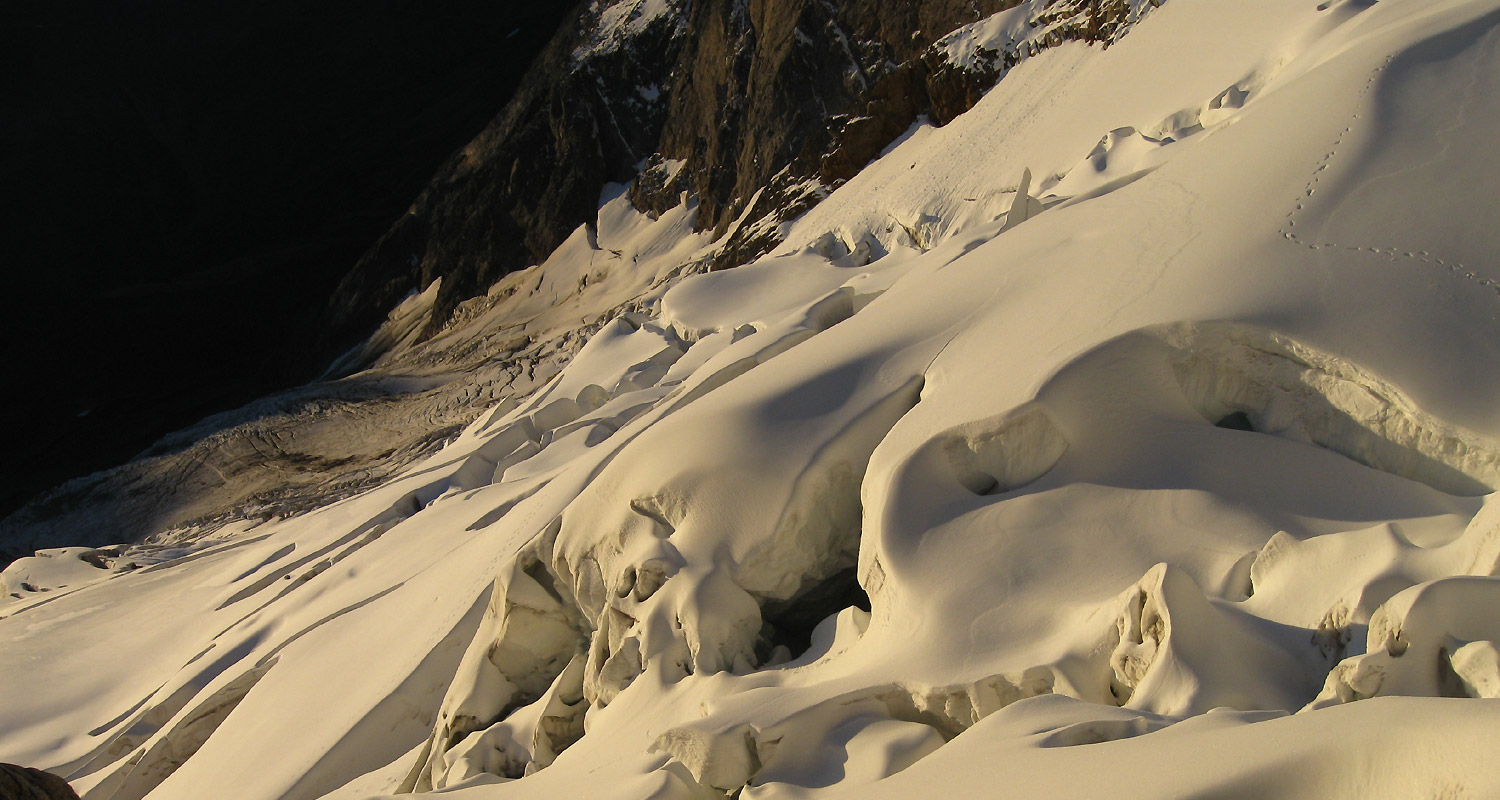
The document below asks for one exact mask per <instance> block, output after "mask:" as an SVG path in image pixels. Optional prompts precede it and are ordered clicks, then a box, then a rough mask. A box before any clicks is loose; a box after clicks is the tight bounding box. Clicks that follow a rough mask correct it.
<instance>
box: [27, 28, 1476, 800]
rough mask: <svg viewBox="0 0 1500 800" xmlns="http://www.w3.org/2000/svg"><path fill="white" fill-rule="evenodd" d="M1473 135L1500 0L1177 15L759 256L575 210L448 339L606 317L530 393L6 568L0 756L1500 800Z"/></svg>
mask: <svg viewBox="0 0 1500 800" xmlns="http://www.w3.org/2000/svg"><path fill="white" fill-rule="evenodd" d="M1002 22H1003V20H1002ZM993 27H996V28H997V29H998V28H1004V27H1005V26H1004V25H997V26H993ZM981 33H982V31H981ZM976 35H979V34H976ZM1496 130H1500V2H1457V1H1456V0H1454V1H1449V2H1444V0H1382V1H1381V2H1379V3H1371V2H1353V1H1352V0H1346V2H1331V3H1325V4H1323V6H1321V7H1320V6H1318V5H1315V4H1314V3H1313V2H1311V1H1310V0H1295V1H1294V0H1258V1H1257V2H1254V3H1250V2H1240V0H1218V1H1215V0H1173V1H1172V2H1168V3H1164V4H1162V6H1161V7H1160V8H1158V9H1156V10H1154V11H1152V12H1151V14H1150V15H1149V16H1146V17H1145V18H1144V19H1143V20H1142V21H1141V22H1140V23H1139V24H1138V25H1137V26H1136V27H1135V28H1134V29H1133V30H1132V32H1131V33H1130V34H1129V35H1128V36H1127V37H1125V38H1124V39H1123V40H1122V41H1120V42H1118V43H1117V44H1115V45H1114V46H1112V47H1110V48H1108V49H1099V48H1089V47H1087V46H1085V45H1082V44H1073V45H1064V46H1061V47H1058V48H1055V49H1052V50H1048V51H1046V52H1044V53H1042V54H1041V55H1039V56H1037V57H1035V58H1031V59H1028V60H1026V61H1023V62H1022V63H1021V64H1020V65H1019V66H1018V67H1016V68H1015V69H1014V70H1013V71H1012V72H1010V73H1009V74H1008V75H1007V76H1006V77H1005V78H1004V80H1002V81H1001V83H1000V84H999V86H998V87H997V88H996V89H995V90H993V91H992V92H990V94H989V95H988V96H987V97H986V98H985V99H984V100H983V101H982V102H981V103H980V104H979V105H978V106H977V107H976V108H974V109H973V110H972V111H970V112H968V113H967V114H965V115H963V116H961V117H960V118H958V119H957V120H955V121H954V122H953V123H951V124H950V125H948V126H946V127H943V128H940V129H939V128H931V127H926V126H918V127H917V128H915V129H914V130H913V131H912V132H911V133H910V134H909V135H908V136H907V137H906V138H905V139H904V140H903V141H902V142H901V144H900V145H899V146H897V147H895V148H893V149H892V150H891V151H890V152H888V153H887V154H886V155H884V156H883V157H882V158H881V159H880V160H879V161H877V162H875V163H873V164H872V165H870V166H869V167H868V168H866V169H865V170H864V171H863V172H862V173H861V174H860V175H859V176H857V177H856V178H854V179H853V180H851V181H850V182H849V183H847V184H845V185H844V186H842V187H841V188H839V189H838V190H837V191H835V192H834V193H833V194H832V195H831V196H830V197H829V198H828V199H827V200H826V201H824V202H823V203H822V204H821V205H819V206H817V207H815V208H814V209H813V210H812V211H811V212H809V213H808V214H807V215H805V216H804V217H802V218H801V219H799V220H797V221H794V222H793V223H790V224H788V225H787V226H786V228H785V230H784V233H785V235H786V241H785V244H784V245H783V246H782V247H781V249H779V250H778V251H777V252H775V253H773V254H771V256H769V257H767V258H764V259H762V260H761V261H759V262H757V263H755V264H752V265H749V266H746V267H743V268H739V269H735V270H730V271H725V272H716V273H707V274H703V273H701V269H700V268H699V267H697V266H694V265H696V264H700V263H702V259H701V256H703V255H704V254H705V253H706V252H708V249H707V248H711V247H712V244H711V243H710V242H708V241H707V239H706V238H705V237H703V236H701V235H696V234H693V233H691V226H690V224H689V220H690V217H689V214H690V207H686V206H685V207H683V208H681V209H678V210H676V211H673V212H669V213H668V214H667V215H664V216H663V217H662V218H661V219H660V220H652V219H648V218H646V217H644V216H641V215H639V214H636V213H635V212H634V211H633V210H631V209H630V208H629V206H628V203H627V201H625V200H624V199H623V197H622V196H621V195H620V194H619V192H618V190H617V189H614V190H610V191H609V192H606V196H605V202H604V204H603V206H602V209H601V212H600V219H599V223H598V225H597V226H591V227H589V228H587V229H582V230H580V231H579V232H578V233H577V234H576V235H575V236H574V237H573V238H572V239H570V240H569V242H568V243H567V244H565V245H564V246H563V247H562V248H561V249H560V250H559V251H558V253H557V254H555V255H554V256H553V257H552V258H551V259H550V260H549V261H548V262H547V263H546V264H544V265H542V266H540V267H538V268H534V269H533V270H530V271H528V272H527V273H523V274H522V275H519V276H514V277H512V278H510V279H507V281H508V282H507V283H506V284H505V285H504V286H505V290H504V291H499V292H492V298H491V300H492V302H491V303H490V304H489V305H487V306H484V307H483V308H478V307H476V310H475V311H474V312H473V313H471V314H469V315H468V317H467V318H466V319H465V324H466V325H467V326H468V327H466V328H462V327H461V328H459V329H456V330H454V331H452V332H450V333H449V334H446V335H447V336H450V337H451V341H452V342H453V345H452V346H455V347H457V346H460V345H461V343H462V342H463V341H464V339H465V337H466V336H474V335H478V333H479V332H481V331H483V330H485V326H488V325H493V324H495V322H496V320H498V319H500V318H503V317H504V316H505V315H507V314H512V315H514V314H531V315H537V316H539V317H540V316H545V315H549V314H550V315H552V317H551V318H553V319H554V322H557V324H561V322H558V321H559V320H565V319H567V318H568V315H570V314H574V315H577V316H578V317H579V318H580V319H581V318H583V317H584V316H586V314H587V313H590V312H591V313H598V312H599V311H600V310H603V309H607V308H616V307H624V308H628V309H629V310H628V311H627V312H626V313H622V314H620V315H619V316H618V317H617V318H616V319H615V321H613V322H610V323H608V324H606V325H604V326H603V327H602V328H601V329H599V330H598V332H597V333H595V334H594V335H593V338H592V340H591V341H589V343H588V344H587V345H585V346H584V347H583V348H582V349H581V350H579V352H578V354H577V355H576V357H574V358H573V360H572V362H571V364H570V365H569V366H568V367H567V369H566V370H564V371H563V372H562V373H561V375H559V376H558V377H557V378H556V380H555V381H554V382H552V383H551V384H549V385H548V386H546V387H544V388H542V389H540V390H538V391H537V392H535V393H533V394H531V395H530V396H526V397H518V398H515V401H516V402H513V403H505V404H502V405H500V406H498V407H497V408H495V409H494V411H493V412H492V413H489V414H486V415H485V416H483V417H481V418H480V419H479V420H478V421H477V422H475V423H474V424H473V425H471V426H470V427H469V428H468V429H467V430H466V431H465V432H464V433H463V434H462V435H461V436H460V437H458V438H457V439H456V440H455V441H453V442H452V443H450V444H449V445H448V446H446V447H445V448H444V449H442V450H441V451H440V452H439V453H438V454H437V455H435V456H433V457H432V458H430V459H428V460H427V461H425V462H423V463H420V464H417V465H416V466H414V467H413V468H411V469H409V470H408V471H407V472H406V473H405V474H404V475H403V476H402V477H400V478H399V479H397V480H393V481H391V482H389V483H387V484H386V485H384V486H382V487H380V488H378V489H374V490H371V491H369V492H367V493H365V494H362V495H359V496H356V497H353V498H351V499H347V500H343V501H340V502H338V503H335V504H333V505H330V506H328V507H326V508H323V509H321V510H318V511H314V512H311V513H305V514H301V515H298V516H294V517H292V518H288V519H280V520H276V521H272V522H268V523H264V524H260V525H257V526H254V527H249V526H247V525H239V526H235V527H231V528H225V529H221V530H218V531H216V532H215V533H213V534H212V536H211V538H210V539H202V540H199V541H197V542H196V543H190V544H186V545H184V546H183V547H182V548H181V549H179V550H173V551H162V550H148V549H141V548H136V549H133V550H131V549H127V550H123V551H121V552H118V553H116V552H110V553H106V554H104V555H98V554H92V555H91V554H88V553H87V552H85V551H75V550H59V551H53V552H51V553H50V555H44V556H39V557H37V558H34V559H23V560H22V561H21V562H17V565H16V566H13V567H12V568H11V570H7V571H6V573H5V576H4V581H5V588H6V590H7V591H13V592H14V594H13V595H8V596H7V599H5V600H4V601H0V602H3V604H0V614H3V615H5V618H4V619H0V643H3V647H0V678H3V680H0V761H10V762H19V763H24V764H28V765H32V766H37V767H43V768H47V769H51V770H53V771H56V772H59V773H61V774H64V775H67V776H68V777H69V778H70V780H72V782H73V784H74V785H75V786H76V787H77V788H78V789H79V790H80V791H81V792H83V793H85V795H86V796H87V797H89V798H107V797H116V798H139V797H144V796H150V797H152V798H205V797H235V798H275V797H289V798H315V797H321V796H325V795H327V796H332V797H339V798H357V797H368V796H378V795H386V794H391V793H395V792H397V791H398V790H400V791H408V790H413V789H415V790H429V789H434V788H444V787H446V788H447V790H448V791H449V792H451V793H452V794H453V795H454V796H457V797H464V798H491V797H495V798H500V797H528V798H531V797H535V798H558V797H588V798H642V797H660V798H676V797H682V798H693V797H723V796H725V795H726V794H728V795H734V796H738V797H740V798H744V799H745V800H769V799H770V798H813V797H816V798H823V797H830V798H831V797H850V798H854V797H858V798H902V799H904V798H911V797H976V796H985V797H1017V798H1033V797H1036V798H1041V797H1047V798H1051V797H1110V798H1168V797H1204V796H1213V797H1307V798H1314V797H1317V798H1322V797H1360V798H1367V797H1390V798H1406V797H1453V798H1458V797H1475V798H1478V797H1493V796H1500V761H1497V760H1496V759H1494V758H1493V754H1492V753H1491V752H1490V751H1491V750H1492V749H1493V748H1492V744H1491V743H1492V742H1493V741H1494V738H1493V735H1494V731H1495V730H1497V729H1500V728H1497V726H1500V706H1497V704H1495V703H1494V702H1492V700H1491V699H1492V698H1496V697H1500V644H1497V642H1500V579H1496V578H1494V577H1491V575H1492V574H1493V573H1495V572H1497V570H1500V504H1496V503H1492V502H1490V494H1489V493H1490V491H1491V490H1492V489H1493V488H1495V487H1497V486H1500V403H1497V402H1496V398H1500V226H1497V225H1495V224H1494V219H1493V218H1494V215H1495V209H1497V208H1500V157H1497V156H1496V151H1495V148H1494V142H1493V132H1494V131H1496ZM1026 169H1029V170H1030V171H1031V174H1032V176H1033V177H1032V182H1031V186H1032V192H1031V193H1032V194H1033V195H1034V196H1035V200H1034V201H1027V202H1026V203H1025V204H1024V205H1018V204H1017V203H1016V202H1015V200H1016V198H1015V191H1016V187H1017V185H1018V182H1019V179H1020V178H1021V175H1022V172H1023V170H1026ZM1021 207H1025V208H1027V209H1028V210H1029V211H1030V213H1029V214H1028V216H1029V218H1028V219H1027V220H1026V221H1025V222H1024V224H1019V225H1017V224H1010V225H1007V224H1006V223H1007V220H1006V219H1005V216H1006V212H1007V211H1008V210H1009V209H1011V208H1021ZM1002 231H1003V232H1002ZM684 276H686V277H684ZM565 298H573V299H565ZM580 298H582V299H580ZM590 303H592V304H593V305H592V306H590V305H589V304H590ZM408 310H409V309H408ZM393 324H395V323H393ZM1215 423H1220V425H1217V426H1216V425H1215ZM1246 428H1249V430H1246ZM85 556H87V558H85ZM132 558H134V559H136V561H135V562H132V561H131V559H132ZM90 559H92V560H90ZM95 562H97V563H95ZM132 563H135V564H136V566H135V567H134V568H132V567H131V564H132ZM851 577H853V578H857V580H858V584H859V586H861V587H863V590H864V591H865V592H867V593H868V597H869V603H870V606H871V610H870V611H869V612H865V611H862V610H860V609H858V608H854V607H844V606H846V605H848V604H849V603H850V602H853V601H854V600H857V599H858V592H857V591H855V590H854V589H853V588H852V585H851V584H850V581H849V579H850V578H851ZM23 582H24V583H26V584H27V585H28V586H30V587H31V588H30V589H24V588H22V587H21V586H20V584H21V583H23ZM43 589H48V590H50V591H42V590H43ZM799 608H800V609H803V610H804V611H806V610H808V609H812V610H815V611H817V613H818V614H819V615H823V614H826V615H827V617H828V618H827V619H826V620H824V621H823V622H822V624H821V625H818V627H817V629H816V630H815V631H813V632H812V636H811V643H810V646H807V645H805V644H804V643H802V642H800V641H798V640H797V637H795V636H792V635H790V634H789V631H791V630H792V629H794V628H796V627H797V624H800V623H798V622H797V621H795V620H794V619H793V617H795V616H796V613H797V609H799ZM841 608H842V610H840V609H841ZM767 620H769V621H770V622H771V626H769V627H768V626H766V624H765V623H766V621H767ZM809 624H810V623H809ZM777 626H779V627H777ZM804 646H806V647H807V649H806V650H805V652H794V651H796V650H802V649H803V647H804ZM1456 698H1482V699H1456ZM522 776H524V777H522ZM329 793H331V794H329Z"/></svg>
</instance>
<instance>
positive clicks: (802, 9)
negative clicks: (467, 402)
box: [328, 0, 1129, 368]
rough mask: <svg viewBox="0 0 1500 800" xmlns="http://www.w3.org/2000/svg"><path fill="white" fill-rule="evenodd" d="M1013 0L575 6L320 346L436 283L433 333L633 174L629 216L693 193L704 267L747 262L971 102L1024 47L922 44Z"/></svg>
mask: <svg viewBox="0 0 1500 800" xmlns="http://www.w3.org/2000/svg"><path fill="white" fill-rule="evenodd" d="M1019 2H1020V0H911V2H902V3H885V2H878V0H844V1H843V2H835V1H834V0H654V2H647V0H592V2H588V3H586V4H585V5H584V6H582V7H580V8H579V9H578V10H577V11H576V12H575V13H574V15H573V16H572V17H571V18H570V20H569V21H568V22H566V23H565V24H564V25H563V26H562V28H561V29H560V30H559V32H558V34H557V36H556V37H555V38H554V40H553V41H552V42H551V43H550V44H549V45H548V47H547V49H546V51H545V52H544V54H543V55H542V57H541V58H540V59H539V60H538V62H537V63H536V64H535V65H534V66H533V68H532V70H531V72H530V73H529V74H528V76H527V78H526V81H525V83H524V84H523V87H522V89H521V90H520V91H519V92H518V93H517V95H516V97H515V98H514V99H513V100H512V101H511V103H510V104H509V105H508V106H507V107H506V109H505V110H504V111H503V112H502V113H501V114H500V115H499V116H497V117H496V118H495V119H494V120H493V121H491V123H490V124H489V126H488V127H487V128H486V129H485V131H484V133H482V134H481V135H480V136H479V137H478V138H476V139H475V140H474V141H473V142H471V143H469V145H468V146H467V147H465V148H463V150H461V151H460V152H459V153H457V154H455V155H454V156H453V157H452V158H451V159H449V161H448V162H447V164H445V165H444V167H443V168H442V169H441V170H440V171H439V173H438V174H437V176H436V177H435V178H434V179H433V181H432V182H431V183H430V184H429V185H428V187H427V189H426V190H424V191H423V193H422V195H421V196H420V197H419V198H418V199H417V201H416V202H415V203H414V204H413V205H412V207H411V208H410V210H409V211H408V213H407V214H406V216H404V217H403V218H402V219H401V220H400V221H399V222H398V223H397V224H396V225H395V226H394V227H393V228H392V229H391V230H390V231H389V232H388V233H386V235H385V236H384V237H383V238H382V239H381V240H380V241H379V243H377V244H376V245H375V246H374V247H373V248H372V249H371V250H370V251H369V252H367V253H366V254H365V256H364V257H363V258H362V259H361V260H360V261H359V263H358V265H357V266H356V267H355V268H354V269H353V270H352V271H351V272H350V273H349V274H348V275H346V276H345V278H344V280H343V282H342V283H341V284H340V287H339V289H338V291H337V292H336V293H335V295H334V297H333V299H332V301H331V305H330V318H331V320H332V324H331V327H330V330H329V351H328V352H334V351H336V350H339V349H341V348H345V347H348V346H351V345H353V344H355V343H356V342H358V341H359V340H360V339H361V338H362V337H363V336H365V335H367V334H368V331H369V330H370V329H371V328H372V327H373V326H374V325H375V324H376V323H378V322H379V320H380V319H381V318H382V316H383V315H384V313H385V312H386V311H387V310H388V309H390V308H391V307H392V306H394V305H395V303H396V302H397V301H398V300H400V298H401V297H403V296H404V295H406V294H407V293H408V292H410V291H412V290H413V289H420V288H424V287H426V286H427V285H428V284H430V283H431V282H432V281H433V280H434V279H437V278H443V284H442V286H441V289H440V292H439V296H438V302H437V304H436V306H435V307H434V309H433V313H432V317H431V319H430V320H429V322H428V325H427V333H428V334H429V335H430V334H432V333H435V332H436V331H438V330H439V329H441V327H442V325H443V323H444V322H445V321H446V320H447V319H448V317H449V315H450V314H451V313H452V312H453V309H454V308H455V307H456V306H457V305H458V304H459V303H460V302H462V301H463V300H465V299H467V298H469V297H473V296H475V295H477V294H481V293H483V292H484V291H485V290H486V289H487V288H488V286H489V285H490V284H491V283H493V282H494V281H495V280H496V279H497V278H499V277H500V276H502V275H504V274H506V273H508V272H512V271H514V270H517V269H522V268H525V267H526V266H529V265H531V264H535V263H539V262H540V261H542V260H543V259H544V258H545V257H546V256H547V254H548V253H549V252H550V251H551V250H552V249H553V248H555V247H556V246H557V245H558V244H559V243H560V242H562V240H563V239H564V238H565V237H566V236H567V235H568V234H569V233H571V232H572V231H573V230H574V229H575V228H576V227H577V226H579V225H581V224H584V223H586V222H589V221H591V220H592V219H593V216H594V212H595V210H596V207H597V201H598V197H599V191H600V189H601V188H602V185H603V184H604V183H605V182H607V181H619V182H624V181H631V180H634V184H633V186H632V193H631V198H632V200H633V201H634V202H635V204H636V206H637V207H638V208H640V209H642V210H643V211H651V212H660V211H662V210H664V209H666V208H668V207H671V206H673V205H675V204H676V203H677V202H678V201H679V198H680V196H681V193H683V192H689V193H692V194H694V195H696V197H697V200H698V203H699V205H698V212H697V213H698V218H697V225H698V227H699V228H700V229H705V230H708V229H711V230H713V231H714V232H715V233H717V234H720V235H724V234H727V236H726V238H725V239H724V241H723V244H722V246H721V248H720V250H719V255H718V257H717V258H716V263H715V267H717V268H725V267H732V266H735V265H738V264H741V263H745V262H746V261H748V260H750V259H751V258H753V257H755V256H757V255H759V254H760V253H763V252H765V250H766V249H767V248H768V247H770V246H771V245H772V244H774V233H772V230H773V228H774V225H770V224H766V223H767V222H774V221H780V220H782V219H786V218H789V217H791V216H794V215H795V214H797V213H798V212H800V211H802V210H804V209H806V208H807V207H809V206H810V205H811V204H813V203H815V202H817V201H818V200H819V199H820V198H821V197H822V196H824V195H825V194H826V191H827V189H828V188H830V187H832V186H836V185H837V184H838V183H840V182H842V181H844V180H847V179H848V178H849V177H852V176H853V175H854V174H855V173H856V172H858V170H859V169H860V168H862V167H863V166H864V165H865V164H866V163H867V162H868V161H869V160H870V159H871V158H873V157H874V156H875V155H877V154H878V153H879V151H880V150H881V149H882V148H883V147H885V146H886V145H887V144H889V143H890V142H891V141H892V140H893V139H895V138H896V137H897V136H898V135H900V134H901V133H902V132H904V131H905V130H907V128H909V127H910V125H911V124H912V123H913V122H914V121H915V120H916V119H917V118H918V117H919V116H920V115H926V116H927V117H928V118H929V119H930V120H932V121H933V122H934V123H936V124H945V123H946V122H948V121H949V120H951V119H952V118H953V117H955V116H957V115H958V114H961V113H963V112H964V111H965V110H967V109H968V108H969V107H971V106H972V105H973V104H974V103H975V102H977V101H978V100H979V98H980V97H981V96H982V95H983V94H984V92H985V90H987V89H988V88H989V87H990V86H992V85H993V84H994V82H995V80H996V79H997V78H999V76H1000V75H1001V74H1002V73H1003V72H1004V70H1005V69H1007V68H1009V67H1010V66H1012V65H1013V64H1015V63H1016V62H1017V61H1018V60H1019V59H1020V58H1022V57H1023V56H1024V55H1025V53H1022V52H1019V51H1007V52H998V51H996V52H993V53H991V54H990V56H991V58H990V59H989V60H987V61H986V62H984V63H981V64H977V65H976V64H963V65H959V64H953V63H949V62H948V61H947V60H946V59H945V57H944V55H943V53H942V52H941V51H940V50H939V49H937V48H935V47H934V44H935V43H936V42H938V40H939V39H941V38H942V37H943V36H944V35H946V34H948V33H950V32H951V31H953V30H955V29H956V28H959V27H960V26H963V25H965V24H968V23H972V22H975V21H978V20H980V19H983V18H985V17H987V16H989V15H990V14H993V13H995V12H996V11H1000V10H1003V9H1006V8H1010V7H1014V6H1016V5H1018V4H1019ZM1037 5H1038V7H1039V12H1038V14H1037V16H1036V18H1035V19H1034V20H1033V22H1034V24H1036V25H1046V26H1048V28H1049V35H1048V39H1047V42H1046V44H1056V43H1059V42H1062V41H1067V40H1084V41H1090V42H1102V43H1104V44H1108V42H1110V41H1111V40H1112V38H1113V37H1114V36H1115V35H1117V34H1118V33H1119V32H1120V31H1121V30H1122V29H1123V27H1124V25H1125V24H1126V21H1127V18H1128V15H1129V7H1128V5H1127V3H1125V2H1124V0H1050V2H1045V3H1039V4H1037ZM621 20H626V21H627V22H629V21H632V20H633V21H634V23H633V24H625V25H621V24H619V23H620V21H621ZM668 166H671V167H672V169H668ZM757 222H759V223H761V224H756V223H757ZM378 355H379V353H378V352H373V351H372V352H367V353H365V357H366V359H367V360H368V359H369V358H373V357H375V356H378ZM358 363H359V362H358V361H354V362H350V363H349V366H350V367H351V368H352V367H354V366H357V365H358Z"/></svg>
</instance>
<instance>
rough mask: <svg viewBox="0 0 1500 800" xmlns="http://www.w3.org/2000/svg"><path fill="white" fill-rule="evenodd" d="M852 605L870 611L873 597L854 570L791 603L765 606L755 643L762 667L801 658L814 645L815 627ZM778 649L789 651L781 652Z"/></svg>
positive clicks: (842, 572) (843, 571) (826, 580)
mask: <svg viewBox="0 0 1500 800" xmlns="http://www.w3.org/2000/svg"><path fill="white" fill-rule="evenodd" d="M850 606H853V607H855V608H858V609H859V610H861V611H869V610H870V596H869V595H868V594H866V593H865V590H864V588H863V587H862V586H860V585H859V580H858V579H857V578H856V576H855V568H854V567H848V568H845V569H841V570H839V571H838V572H835V573H833V574H832V575H829V576H828V577H827V578H824V579H823V580H821V581H817V582H816V583H814V584H812V585H811V586H809V587H807V588H805V589H804V590H803V591H801V592H798V593H797V595H796V596H794V597H792V598H791V599H790V600H781V601H771V602H768V603H766V604H765V606H763V607H762V608H761V619H762V620H763V623H764V624H763V625H762V627H761V631H760V638H759V640H758V641H757V643H756V656H757V657H758V659H759V660H760V662H761V663H762V664H776V663H782V662H784V661H788V660H791V659H795V658H798V657H800V656H801V655H802V654H803V653H805V652H807V649H808V648H809V647H811V646H812V633H813V628H816V627H817V626H818V623H819V622H822V621H823V620H825V619H827V618H829V617H831V616H833V615H834V614H837V613H838V612H840V611H843V610H844V609H846V608H848V607H850ZM778 648H783V649H784V650H785V651H786V652H784V653H779V652H778Z"/></svg>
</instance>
